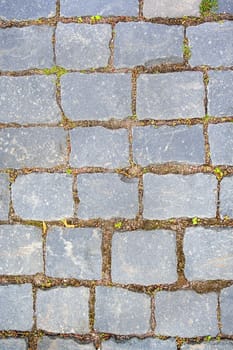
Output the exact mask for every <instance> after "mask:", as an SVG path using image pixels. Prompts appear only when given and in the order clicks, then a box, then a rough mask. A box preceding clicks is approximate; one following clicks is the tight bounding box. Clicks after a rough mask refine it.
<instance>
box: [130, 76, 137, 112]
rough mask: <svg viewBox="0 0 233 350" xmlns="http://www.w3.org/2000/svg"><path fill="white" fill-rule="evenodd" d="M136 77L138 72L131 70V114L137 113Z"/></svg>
mask: <svg viewBox="0 0 233 350" xmlns="http://www.w3.org/2000/svg"><path fill="white" fill-rule="evenodd" d="M137 78H138V72H137V70H132V76H131V111H132V116H136V115H137V103H136V101H137Z"/></svg>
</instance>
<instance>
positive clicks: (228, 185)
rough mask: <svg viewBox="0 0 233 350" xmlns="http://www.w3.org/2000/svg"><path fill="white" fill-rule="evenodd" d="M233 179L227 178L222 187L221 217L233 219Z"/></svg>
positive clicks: (222, 182)
mask: <svg viewBox="0 0 233 350" xmlns="http://www.w3.org/2000/svg"><path fill="white" fill-rule="evenodd" d="M232 197H233V177H232V176H231V177H225V178H223V179H222V181H221V185H220V215H221V217H222V218H223V217H224V216H230V217H231V218H232V217H233V202H232Z"/></svg>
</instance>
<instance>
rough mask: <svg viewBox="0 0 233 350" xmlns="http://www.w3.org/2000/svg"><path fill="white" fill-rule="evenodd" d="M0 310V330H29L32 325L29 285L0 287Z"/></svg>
mask: <svg viewBox="0 0 233 350" xmlns="http://www.w3.org/2000/svg"><path fill="white" fill-rule="evenodd" d="M0 310H1V317H0V330H18V331H29V330H31V328H32V325H33V319H32V317H33V303H32V287H31V285H30V284H21V285H13V284H12V285H7V286H0Z"/></svg>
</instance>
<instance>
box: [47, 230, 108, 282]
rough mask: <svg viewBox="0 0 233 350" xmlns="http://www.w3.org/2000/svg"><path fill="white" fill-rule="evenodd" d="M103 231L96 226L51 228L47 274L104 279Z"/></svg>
mask: <svg viewBox="0 0 233 350" xmlns="http://www.w3.org/2000/svg"><path fill="white" fill-rule="evenodd" d="M101 238H102V236H101V232H100V230H98V229H94V228H62V227H54V228H51V229H49V230H48V234H47V240H46V264H45V266H46V275H48V276H52V277H63V278H64V277H66V278H77V279H84V280H91V279H94V280H98V279H101V271H102V256H101V241H102V239H101Z"/></svg>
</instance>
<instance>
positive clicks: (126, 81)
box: [61, 73, 132, 120]
mask: <svg viewBox="0 0 233 350" xmlns="http://www.w3.org/2000/svg"><path fill="white" fill-rule="evenodd" d="M90 97H91V98H90ZM61 99H62V107H63V109H64V112H65V114H66V115H67V116H68V117H69V118H70V119H72V120H108V119H110V118H116V119H124V118H126V117H128V116H129V115H132V111H131V76H130V74H121V73H116V74H106V73H101V74H100V73H92V74H80V73H73V74H66V75H64V76H62V78H61ZM87 101H88V103H87Z"/></svg>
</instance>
